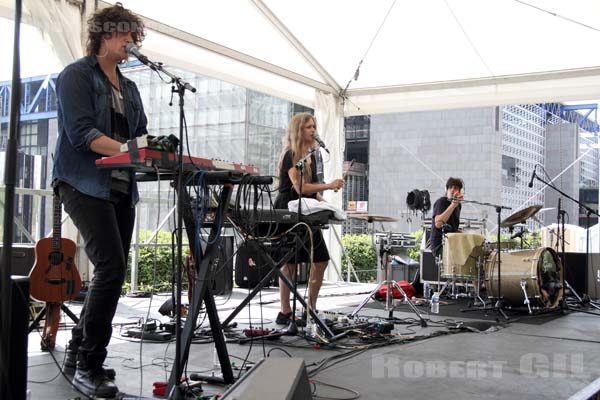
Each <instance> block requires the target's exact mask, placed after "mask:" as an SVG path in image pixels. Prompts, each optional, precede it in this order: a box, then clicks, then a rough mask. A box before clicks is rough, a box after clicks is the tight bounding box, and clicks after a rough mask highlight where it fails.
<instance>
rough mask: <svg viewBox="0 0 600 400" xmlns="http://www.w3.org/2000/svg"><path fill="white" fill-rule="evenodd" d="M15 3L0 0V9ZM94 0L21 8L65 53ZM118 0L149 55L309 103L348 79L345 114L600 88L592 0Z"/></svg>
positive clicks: (589, 94)
mask: <svg viewBox="0 0 600 400" xmlns="http://www.w3.org/2000/svg"><path fill="white" fill-rule="evenodd" d="M13 3H14V1H13V0H0V15H3V16H9V17H10V16H12V12H13V11H12V9H13V7H14V5H13ZM94 3H95V1H91V0H68V1H67V0H25V12H26V17H25V20H26V21H29V22H31V23H34V24H36V25H37V26H39V27H40V29H41V30H42V31H43V32H44V33H45V34H46V37H47V38H48V39H49V41H50V42H51V43H52V45H53V46H54V47H55V50H56V51H57V53H58V54H59V59H61V61H63V62H65V60H66V57H68V56H74V55H76V54H77V50H78V49H77V45H76V44H74V41H77V39H79V38H77V37H76V35H74V34H73V31H76V30H79V32H81V30H80V27H81V22H80V21H77V20H76V13H73V10H77V11H81V12H83V10H85V12H84V13H85V14H89V13H91V12H92V11H93V5H94ZM111 3H114V1H111ZM122 3H123V4H124V5H125V6H126V7H128V8H130V9H132V10H133V11H135V12H136V13H138V14H140V15H142V16H144V17H146V18H147V19H146V22H147V23H148V26H149V28H150V29H149V30H148V37H147V40H146V42H145V43H144V51H145V52H146V53H147V54H148V55H149V56H151V57H153V58H154V59H156V60H160V61H164V62H168V63H170V64H172V65H174V66H178V67H183V68H186V69H190V70H192V71H196V72H200V73H204V74H207V75H210V76H214V77H216V78H220V79H223V80H227V81H230V82H232V83H236V84H240V85H242V86H245V87H249V88H253V89H257V90H260V91H262V92H265V93H269V94H273V95H276V96H279V97H283V98H286V99H289V100H291V101H295V102H298V103H300V104H304V105H308V106H311V107H314V106H315V104H316V100H315V99H316V97H315V91H314V90H315V89H317V90H320V91H323V92H326V93H327V92H329V93H332V94H334V95H338V94H339V93H340V92H341V90H343V89H344V88H346V85H347V84H348V82H349V81H350V85H349V87H348V90H347V91H346V92H345V93H344V94H345V95H346V96H347V101H345V102H344V109H343V112H344V115H346V116H348V115H357V114H373V113H381V112H397V111H410V110H424V109H448V108H457V107H470V106H486V105H501V104H514V103H531V102H543V101H569V100H581V99H593V98H600V96H599V95H600V53H599V52H597V51H595V50H594V44H595V43H596V42H597V41H598V39H600V30H599V29H600V23H598V21H599V20H600V3H598V2H597V1H593V0H572V1H569V2H565V1H561V0H522V1H521V0H488V1H479V0H428V1H413V2H407V1H402V0H397V1H394V0H379V1H376V2H374V1H366V0H326V1H322V0H319V1H318V0H305V1H303V2H301V3H298V2H289V1H278V0H222V1H208V0H205V1H190V0H170V1H169V2H167V3H165V2H164V1H159V0H122ZM107 4H108V3H105V2H103V1H100V2H99V6H100V7H102V6H105V5H107ZM151 20H152V21H151ZM66 27H69V29H70V31H67V30H66V29H65V28H66ZM61 35H62V38H63V39H64V40H59V38H60V37H61ZM67 37H68V38H70V40H69V39H67ZM361 60H362V63H361ZM359 63H361V64H360V69H359V74H358V79H357V80H353V79H352V78H353V77H354V75H355V72H356V70H357V68H358V66H359ZM351 79H352V80H351Z"/></svg>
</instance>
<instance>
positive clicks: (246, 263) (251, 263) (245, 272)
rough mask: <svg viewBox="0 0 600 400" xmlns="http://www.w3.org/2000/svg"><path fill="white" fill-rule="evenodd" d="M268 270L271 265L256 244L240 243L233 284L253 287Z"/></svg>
mask: <svg viewBox="0 0 600 400" xmlns="http://www.w3.org/2000/svg"><path fill="white" fill-rule="evenodd" d="M270 271H271V266H270V265H269V264H268V262H267V258H266V257H265V255H264V253H263V251H262V250H261V249H259V248H257V244H255V243H252V242H244V243H242V245H241V246H240V247H239V249H238V252H237V256H236V259H235V284H236V285H238V286H239V287H241V288H254V287H256V286H257V285H258V283H259V282H260V281H261V280H262V279H263V278H264V277H265V276H266V275H267V274H268V273H269V272H270Z"/></svg>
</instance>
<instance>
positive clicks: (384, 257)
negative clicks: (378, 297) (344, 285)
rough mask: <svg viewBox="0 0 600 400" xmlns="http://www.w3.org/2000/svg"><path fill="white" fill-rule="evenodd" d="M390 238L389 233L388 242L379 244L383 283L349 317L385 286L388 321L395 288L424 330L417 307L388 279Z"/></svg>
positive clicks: (425, 322) (353, 315)
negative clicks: (380, 246) (383, 272)
mask: <svg viewBox="0 0 600 400" xmlns="http://www.w3.org/2000/svg"><path fill="white" fill-rule="evenodd" d="M390 236H391V232H388V240H387V243H386V244H385V245H383V239H382V240H381V243H382V249H381V263H382V268H383V267H385V280H384V281H383V282H381V283H379V284H378V285H377V287H375V289H373V290H372V291H371V293H369V294H368V295H367V297H365V298H364V299H363V301H362V302H361V303H360V304H359V305H358V306H357V307H356V308H355V309H354V311H352V313H350V315H349V316H350V317H352V318H354V317H355V316H356V314H358V313H359V312H360V310H361V309H362V308H363V307H364V306H365V305H366V304H367V303H368V302H369V300H370V299H371V297H372V296H373V295H374V294H375V293H377V292H378V291H379V289H380V288H381V287H383V286H386V287H387V290H386V292H385V310H386V311H388V312H389V315H388V319H389V320H392V319H394V306H393V304H392V297H393V293H392V292H393V289H392V288H396V289H397V290H398V292H400V294H401V295H402V296H403V297H404V301H405V302H407V303H408V305H409V306H410V308H412V310H413V311H414V313H415V314H416V316H417V317H418V318H419V320H420V322H421V326H422V327H424V328H425V327H427V321H425V319H424V318H423V316H422V315H421V313H420V312H419V310H418V309H417V307H416V306H415V305H414V303H413V302H412V300H411V299H410V298H409V297H408V296H407V295H406V292H405V291H404V290H403V289H402V287H401V286H400V285H398V282H396V281H395V280H393V279H390V278H391V277H392V271H391V269H392V263H390V262H389V253H390V245H389V243H390Z"/></svg>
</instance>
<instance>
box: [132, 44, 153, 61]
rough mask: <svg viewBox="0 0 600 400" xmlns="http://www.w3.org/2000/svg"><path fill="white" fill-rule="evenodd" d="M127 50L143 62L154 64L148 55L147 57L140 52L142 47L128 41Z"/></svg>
mask: <svg viewBox="0 0 600 400" xmlns="http://www.w3.org/2000/svg"><path fill="white" fill-rule="evenodd" d="M125 51H126V52H127V54H130V55H132V56H134V57H135V58H137V59H138V60H140V61H141V62H142V63H143V64H146V65H148V66H149V67H151V66H152V65H149V64H153V63H152V62H151V61H150V60H148V57H146V56H145V55H143V54H142V53H140V49H138V47H137V46H136V45H135V44H133V43H127V44H126V45H125Z"/></svg>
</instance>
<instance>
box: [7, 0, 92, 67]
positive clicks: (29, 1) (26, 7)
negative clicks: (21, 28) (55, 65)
mask: <svg viewBox="0 0 600 400" xmlns="http://www.w3.org/2000/svg"><path fill="white" fill-rule="evenodd" d="M0 16H2V17H6V18H11V19H12V18H14V1H11V0H0ZM22 20H23V22H25V23H27V24H30V25H33V26H35V27H37V28H38V29H39V30H40V32H41V33H42V36H43V38H44V40H45V41H46V42H47V43H48V44H49V45H50V46H51V47H52V48H53V49H54V53H55V54H56V56H57V58H58V60H59V61H60V62H61V64H62V65H67V64H69V63H70V62H72V61H73V60H76V59H78V58H80V57H82V56H83V47H82V42H81V38H82V32H83V31H82V27H81V14H80V7H78V6H75V5H73V4H72V2H68V1H66V0H24V1H23V16H22Z"/></svg>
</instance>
